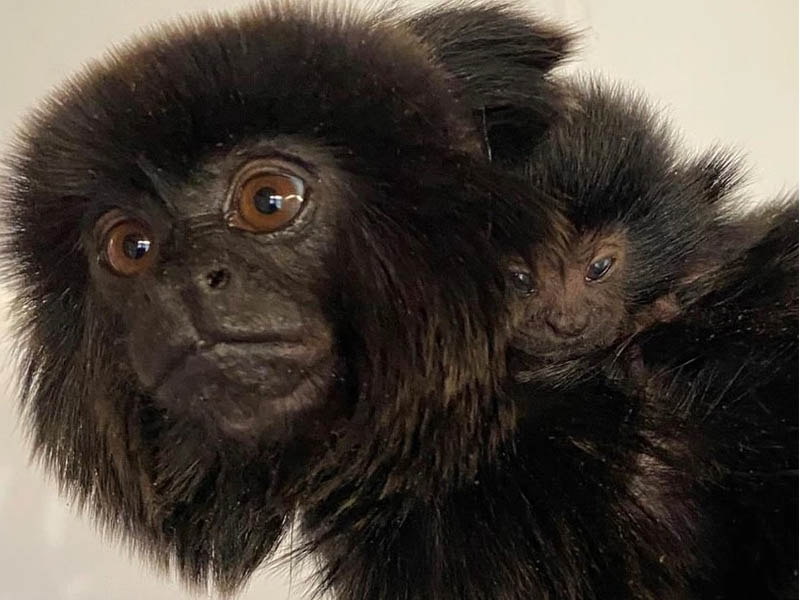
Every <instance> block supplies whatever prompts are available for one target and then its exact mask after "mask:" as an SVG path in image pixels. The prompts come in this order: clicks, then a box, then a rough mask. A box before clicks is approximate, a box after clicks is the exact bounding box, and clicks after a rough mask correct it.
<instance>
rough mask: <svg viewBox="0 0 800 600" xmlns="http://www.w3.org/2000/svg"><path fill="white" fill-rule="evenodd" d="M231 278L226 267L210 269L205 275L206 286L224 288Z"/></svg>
mask: <svg viewBox="0 0 800 600" xmlns="http://www.w3.org/2000/svg"><path fill="white" fill-rule="evenodd" d="M230 280H231V274H230V271H228V269H217V270H216V271H211V272H210V273H208V275H206V283H207V284H208V287H210V288H211V289H213V290H221V289H224V288H225V287H226V286H227V285H228V282H230Z"/></svg>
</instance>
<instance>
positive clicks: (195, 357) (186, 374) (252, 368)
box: [155, 341, 335, 428]
mask: <svg viewBox="0 0 800 600" xmlns="http://www.w3.org/2000/svg"><path fill="white" fill-rule="evenodd" d="M333 362H334V359H333V356H332V354H331V353H330V351H329V350H327V349H323V348H319V347H315V346H309V345H308V344H303V343H297V342H274V341H271V342H257V341H252V342H251V341H247V342H241V341H236V342H230V341H224V342H217V343H214V344H212V345H210V346H208V347H206V348H204V349H203V350H201V351H195V352H187V353H184V354H183V355H182V356H181V357H180V359H179V360H177V361H176V364H174V365H173V366H172V367H171V368H169V369H168V370H167V372H166V373H165V374H164V376H163V377H162V380H161V381H160V382H159V383H158V385H157V386H155V393H156V396H157V397H158V398H159V399H160V400H161V401H162V402H164V403H167V404H169V405H173V406H174V405H184V408H186V409H189V410H191V407H192V406H194V407H196V408H197V410H206V409H205V408H203V407H202V406H201V405H213V406H214V407H215V408H214V409H213V410H214V412H217V413H219V414H221V415H223V416H224V417H225V418H226V420H228V421H230V422H231V426H232V427H234V428H236V427H248V425H247V423H249V422H251V421H253V420H271V419H274V418H275V417H278V416H283V417H285V416H286V415H287V414H289V413H293V412H302V411H304V410H306V409H310V408H312V407H315V406H319V405H320V404H321V403H322V402H324V400H325V398H326V393H325V388H326V387H327V386H326V380H332V379H333V377H334V376H335V374H334V373H333V370H332V365H333ZM234 422H236V423H238V425H235V426H234V425H233V423H234Z"/></svg>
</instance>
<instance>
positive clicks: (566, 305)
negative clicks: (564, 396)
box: [507, 230, 627, 360]
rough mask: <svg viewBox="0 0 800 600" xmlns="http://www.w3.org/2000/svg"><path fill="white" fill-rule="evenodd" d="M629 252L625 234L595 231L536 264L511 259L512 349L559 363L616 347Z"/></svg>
mask: <svg viewBox="0 0 800 600" xmlns="http://www.w3.org/2000/svg"><path fill="white" fill-rule="evenodd" d="M626 250H627V243H626V239H625V235H624V233H622V232H620V231H617V230H615V231H593V232H583V233H578V234H576V235H575V237H574V238H573V240H572V241H571V243H569V244H568V245H567V249H566V250H565V251H559V252H555V251H537V252H535V253H534V254H535V255H536V258H535V260H534V262H533V263H532V264H531V265H529V264H528V263H526V262H525V261H523V260H521V259H519V258H517V259H513V260H510V261H509V264H508V267H507V274H508V279H509V286H508V288H509V293H510V295H511V296H512V299H511V313H512V327H513V331H512V336H511V346H512V347H514V348H517V349H519V350H522V351H523V352H525V353H526V354H529V355H530V356H533V357H537V358H543V359H547V360H559V359H565V358H571V357H574V356H577V355H580V354H584V353H586V352H588V351H591V350H595V349H598V348H603V347H607V346H609V345H611V344H612V343H613V342H614V340H615V339H616V338H618V337H619V336H620V335H621V333H622V332H623V330H624V328H625V327H626V317H627V310H626V308H627V302H626V294H625V287H626V286H625V271H626Z"/></svg>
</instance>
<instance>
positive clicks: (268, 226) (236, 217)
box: [229, 173, 305, 233]
mask: <svg viewBox="0 0 800 600" xmlns="http://www.w3.org/2000/svg"><path fill="white" fill-rule="evenodd" d="M304 193H305V185H304V183H303V180H302V179H300V178H299V177H295V176H294V175H288V174H284V173H261V174H257V175H254V176H253V177H250V178H249V179H247V180H246V181H245V182H244V183H243V184H242V186H241V187H240V188H239V192H238V199H236V201H235V203H234V204H235V206H234V208H235V210H234V212H233V213H232V214H231V215H229V223H230V224H231V225H233V226H234V227H239V228H240V229H245V230H247V231H252V232H254V233H270V232H273V231H277V230H278V229H282V228H284V227H286V226H287V225H288V224H289V223H291V221H292V220H293V219H294V218H295V217H296V216H297V215H298V214H299V213H300V209H301V208H302V207H303V201H304V196H303V195H304Z"/></svg>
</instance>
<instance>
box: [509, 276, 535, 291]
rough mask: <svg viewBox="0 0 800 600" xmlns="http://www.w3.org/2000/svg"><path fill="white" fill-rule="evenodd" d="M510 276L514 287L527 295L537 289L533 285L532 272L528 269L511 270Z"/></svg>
mask: <svg viewBox="0 0 800 600" xmlns="http://www.w3.org/2000/svg"><path fill="white" fill-rule="evenodd" d="M508 278H509V280H510V282H511V285H512V286H513V287H514V289H515V290H517V291H518V292H520V293H522V294H524V295H525V296H530V295H531V294H532V293H533V292H534V291H535V288H534V287H533V277H531V274H530V273H528V272H527V271H520V270H512V271H509V272H508Z"/></svg>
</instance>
